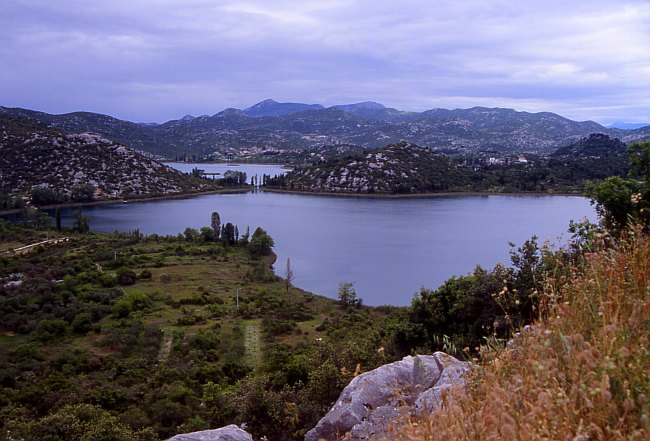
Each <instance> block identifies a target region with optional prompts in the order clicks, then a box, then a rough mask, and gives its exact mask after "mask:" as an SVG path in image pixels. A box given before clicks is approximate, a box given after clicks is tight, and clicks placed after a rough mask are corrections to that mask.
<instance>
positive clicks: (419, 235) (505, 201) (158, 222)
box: [64, 192, 596, 305]
mask: <svg viewBox="0 0 650 441" xmlns="http://www.w3.org/2000/svg"><path fill="white" fill-rule="evenodd" d="M213 211H218V212H219V213H220V215H221V220H222V222H223V223H225V222H232V223H234V224H236V225H238V226H239V231H240V232H242V233H243V232H244V231H245V229H246V226H250V228H251V232H252V231H253V230H254V228H255V227H257V226H261V227H262V228H264V229H265V230H267V231H268V232H269V234H270V235H271V236H272V237H273V239H274V240H275V251H276V253H277V255H278V261H277V263H276V265H275V266H276V273H277V274H278V275H280V276H282V275H283V274H284V268H285V262H286V259H287V258H290V259H291V266H292V268H293V272H294V275H295V282H294V283H295V285H296V286H299V287H301V288H304V289H306V290H309V291H312V292H314V293H316V294H322V295H326V296H329V297H334V298H335V297H337V290H338V283H339V282H354V286H355V288H356V291H357V294H358V295H359V296H360V297H362V298H363V300H364V302H365V303H366V304H369V305H380V304H391V305H407V304H409V303H410V301H411V298H412V296H413V294H414V293H416V292H417V291H418V290H419V289H420V287H422V286H425V287H428V288H436V287H438V286H439V285H440V284H441V283H442V282H444V281H445V280H446V279H447V278H449V277H451V276H453V275H463V274H467V273H468V272H471V271H472V270H473V269H474V267H475V266H476V265H477V264H480V265H482V266H484V267H488V268H491V267H492V266H493V265H495V264H496V263H498V262H503V263H509V255H508V252H509V250H510V247H509V246H508V242H514V243H515V244H517V245H521V244H522V243H523V242H524V241H525V240H526V239H529V238H530V237H531V236H532V235H533V234H535V235H537V236H538V237H539V238H540V242H541V241H543V240H545V239H550V240H551V241H553V242H557V240H558V238H559V237H560V236H562V234H563V232H565V231H566V229H567V227H568V224H569V220H571V219H574V220H580V219H582V218H584V217H588V218H589V219H591V220H592V221H593V220H595V219H596V215H595V213H594V210H593V209H592V208H591V207H590V205H589V202H588V200H587V199H585V198H582V197H575V196H493V195H490V196H487V195H486V196H438V197H431V198H413V199H380V198H342V197H326V196H310V195H293V194H277V193H264V192H256V193H253V192H251V193H244V194H216V195H205V196H198V197H192V198H188V199H174V200H167V201H150V202H133V203H128V204H115V205H103V206H94V207H87V208H84V214H85V215H88V216H90V217H91V228H93V229H94V230H99V231H108V232H112V231H115V230H127V231H128V230H134V229H136V228H139V229H140V231H141V232H143V233H158V234H177V233H179V232H182V231H183V230H184V229H185V228H186V227H192V228H197V229H198V228H200V227H201V226H206V225H209V224H210V214H211V213H212V212H213ZM71 212H72V210H67V211H66V212H64V223H65V222H68V223H70V222H72V221H71ZM564 236H565V238H566V234H564Z"/></svg>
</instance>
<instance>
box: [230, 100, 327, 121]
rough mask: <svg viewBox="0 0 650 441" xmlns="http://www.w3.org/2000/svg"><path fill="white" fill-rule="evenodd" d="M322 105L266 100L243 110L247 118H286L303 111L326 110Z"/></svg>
mask: <svg viewBox="0 0 650 441" xmlns="http://www.w3.org/2000/svg"><path fill="white" fill-rule="evenodd" d="M324 108H325V107H324V106H322V105H320V104H303V103H279V102H277V101H275V100H271V99H268V100H264V101H260V102H259V103H257V104H255V105H253V106H251V107H248V108H246V109H244V110H243V112H244V114H245V115H247V116H253V117H259V116H284V115H291V114H293V113H298V112H302V111H303V110H311V109H324Z"/></svg>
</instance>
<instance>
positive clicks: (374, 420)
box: [305, 352, 472, 441]
mask: <svg viewBox="0 0 650 441" xmlns="http://www.w3.org/2000/svg"><path fill="white" fill-rule="evenodd" d="M471 367H472V364H471V363H466V362H461V361H459V360H457V359H456V358H454V357H452V356H450V355H447V354H445V353H444V352H436V353H435V354H433V355H420V356H416V357H412V356H408V357H404V359H402V360H401V361H396V362H394V363H391V364H387V365H384V366H381V367H379V368H377V369H375V370H373V371H370V372H366V373H365V374H362V375H359V376H358V377H356V378H354V379H353V380H352V381H351V382H350V384H349V385H348V386H347V387H346V388H345V389H343V392H342V393H341V396H340V397H339V399H338V400H337V401H336V403H334V406H332V409H331V410H330V411H329V412H328V413H327V415H325V416H324V417H323V418H322V419H321V420H320V421H319V422H318V424H317V425H316V427H315V428H313V429H312V430H310V431H309V432H307V435H305V441H318V440H321V439H323V440H326V441H330V440H332V441H334V440H339V439H348V440H351V439H367V438H370V437H372V436H374V435H378V434H381V433H384V432H386V430H387V429H388V427H389V426H390V425H391V424H395V423H396V422H397V420H399V419H400V418H401V417H404V416H407V415H411V414H415V413H418V414H421V413H426V412H431V411H433V410H435V409H436V408H437V407H438V406H439V405H440V403H441V398H442V394H443V391H445V390H446V389H449V388H451V387H454V386H460V385H464V380H463V378H462V377H463V375H464V374H465V373H466V372H467V371H468V370H470V369H471Z"/></svg>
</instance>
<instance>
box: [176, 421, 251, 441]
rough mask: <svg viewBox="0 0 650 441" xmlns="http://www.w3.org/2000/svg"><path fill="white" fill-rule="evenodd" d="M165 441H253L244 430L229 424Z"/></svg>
mask: <svg viewBox="0 0 650 441" xmlns="http://www.w3.org/2000/svg"><path fill="white" fill-rule="evenodd" d="M167 441H253V437H252V436H251V434H250V433H248V432H246V431H245V430H242V429H240V428H239V427H237V426H235V425H234V424H231V425H230V426H226V427H222V428H221V429H215V430H202V431H200V432H192V433H184V434H182V435H176V436H174V437H172V438H169V439H168V440H167Z"/></svg>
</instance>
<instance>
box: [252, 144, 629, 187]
mask: <svg viewBox="0 0 650 441" xmlns="http://www.w3.org/2000/svg"><path fill="white" fill-rule="evenodd" d="M626 173H627V165H626V154H625V145H624V144H623V143H622V142H621V141H619V140H618V139H611V138H609V137H607V136H606V135H592V136H590V137H587V138H583V139H581V140H579V141H578V142H576V143H574V144H571V145H570V146H568V147H566V148H564V149H561V150H558V153H557V154H556V155H554V156H552V157H551V158H546V157H540V156H535V155H527V156H522V155H512V154H510V155H506V154H499V153H497V152H494V151H492V152H480V153H477V154H472V155H462V156H456V157H454V158H451V157H449V156H446V155H442V154H439V153H435V152H433V151H431V150H430V149H426V148H422V147H419V146H417V145H415V144H412V143H409V142H401V143H398V144H393V145H390V146H388V147H385V148H383V149H379V150H372V151H365V152H357V153H354V152H350V153H349V154H347V155H345V156H344V157H338V158H330V159H323V160H322V161H321V162H317V163H313V164H308V165H304V166H301V167H297V168H295V169H294V170H293V171H292V172H290V173H287V174H286V175H285V176H283V177H275V178H270V177H267V178H266V179H265V181H264V183H265V184H266V187H267V188H271V189H283V190H290V191H305V192H324V193H347V194H373V193H378V194H417V193H436V192H468V191H470V192H484V191H485V192H580V191H582V189H583V187H584V184H585V182H586V181H587V180H600V179H604V178H606V177H608V176H612V175H620V176H624V175H625V174H626Z"/></svg>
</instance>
